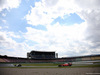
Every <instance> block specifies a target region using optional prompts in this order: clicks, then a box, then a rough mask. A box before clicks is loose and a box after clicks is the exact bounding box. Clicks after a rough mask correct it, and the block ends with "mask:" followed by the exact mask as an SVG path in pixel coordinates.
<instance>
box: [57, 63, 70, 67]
mask: <svg viewBox="0 0 100 75" xmlns="http://www.w3.org/2000/svg"><path fill="white" fill-rule="evenodd" d="M64 66H72V63H65V64H60V65H58V67H64Z"/></svg>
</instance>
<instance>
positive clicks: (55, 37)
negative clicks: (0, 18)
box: [0, 0, 100, 56]
mask: <svg viewBox="0 0 100 75" xmlns="http://www.w3.org/2000/svg"><path fill="white" fill-rule="evenodd" d="M2 1H3V0H2ZM99 1H100V0H89V1H88V0H42V1H40V2H36V3H35V7H31V10H30V11H29V13H28V14H27V15H26V16H25V18H26V20H27V23H28V24H31V25H33V26H34V25H35V26H37V25H44V26H45V27H46V29H47V30H46V31H43V30H38V29H35V28H32V27H26V29H27V32H26V33H23V34H24V35H22V36H23V38H25V39H26V41H29V40H30V41H33V42H36V43H35V44H34V45H33V46H28V44H27V43H26V41H25V42H22V43H17V42H16V41H15V40H13V39H12V38H20V36H18V35H15V34H14V33H13V32H1V33H0V35H1V36H0V41H1V42H0V44H1V45H0V46H1V47H2V48H4V50H7V49H13V50H14V51H12V53H14V52H15V54H14V55H16V56H18V55H17V54H19V56H21V54H20V53H22V54H23V56H25V54H26V53H27V52H28V51H30V50H33V49H35V50H53V51H56V52H58V54H59V56H75V55H76V56H77V55H87V54H98V53H100V39H99V37H100V33H99V32H100V8H99V7H100V5H99V3H100V2H99ZM2 4H6V2H5V3H2ZM8 4H9V3H8ZM1 6H2V8H0V10H1V11H2V10H3V9H11V8H12V7H13V8H15V7H14V6H13V5H11V6H9V5H8V6H7V7H4V8H3V6H4V5H1ZM16 7H17V5H16ZM70 13H76V14H78V15H79V16H80V17H81V18H82V19H83V20H84V21H85V22H83V23H81V24H73V25H72V26H66V25H60V24H59V22H58V23H56V24H54V25H50V24H51V23H52V21H53V20H54V19H56V18H57V17H61V18H63V19H64V17H63V16H64V15H66V14H67V15H69V14H70ZM0 52H4V51H3V49H2V51H0ZM23 52H24V53H23ZM8 53H10V51H8Z"/></svg>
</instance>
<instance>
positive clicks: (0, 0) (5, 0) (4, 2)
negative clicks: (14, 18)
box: [0, 0, 21, 11]
mask: <svg viewBox="0 0 100 75" xmlns="http://www.w3.org/2000/svg"><path fill="white" fill-rule="evenodd" d="M20 2H21V0H0V11H2V10H3V9H7V10H9V9H12V8H17V7H18V6H19V4H20Z"/></svg>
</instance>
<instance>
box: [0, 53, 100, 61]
mask: <svg viewBox="0 0 100 75" xmlns="http://www.w3.org/2000/svg"><path fill="white" fill-rule="evenodd" d="M92 60H100V55H96V56H81V57H67V58H55V59H27V58H19V57H7V56H0V62H2V63H4V62H8V63H9V62H13V63H16V62H20V63H43V62H73V61H92Z"/></svg>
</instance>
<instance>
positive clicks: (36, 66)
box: [0, 63, 100, 68]
mask: <svg viewBox="0 0 100 75" xmlns="http://www.w3.org/2000/svg"><path fill="white" fill-rule="evenodd" d="M6 64H7V63H6ZM10 64H14V65H15V64H21V65H22V66H24V67H0V68H85V67H93V68H94V67H100V64H93V65H92V64H91V65H78V64H77V65H74V64H73V65H72V66H67V67H57V66H58V65H59V64H61V63H10ZM25 66H28V67H25ZM32 66H34V67H32ZM46 66H47V67H46ZM49 66H50V67H49Z"/></svg>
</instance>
